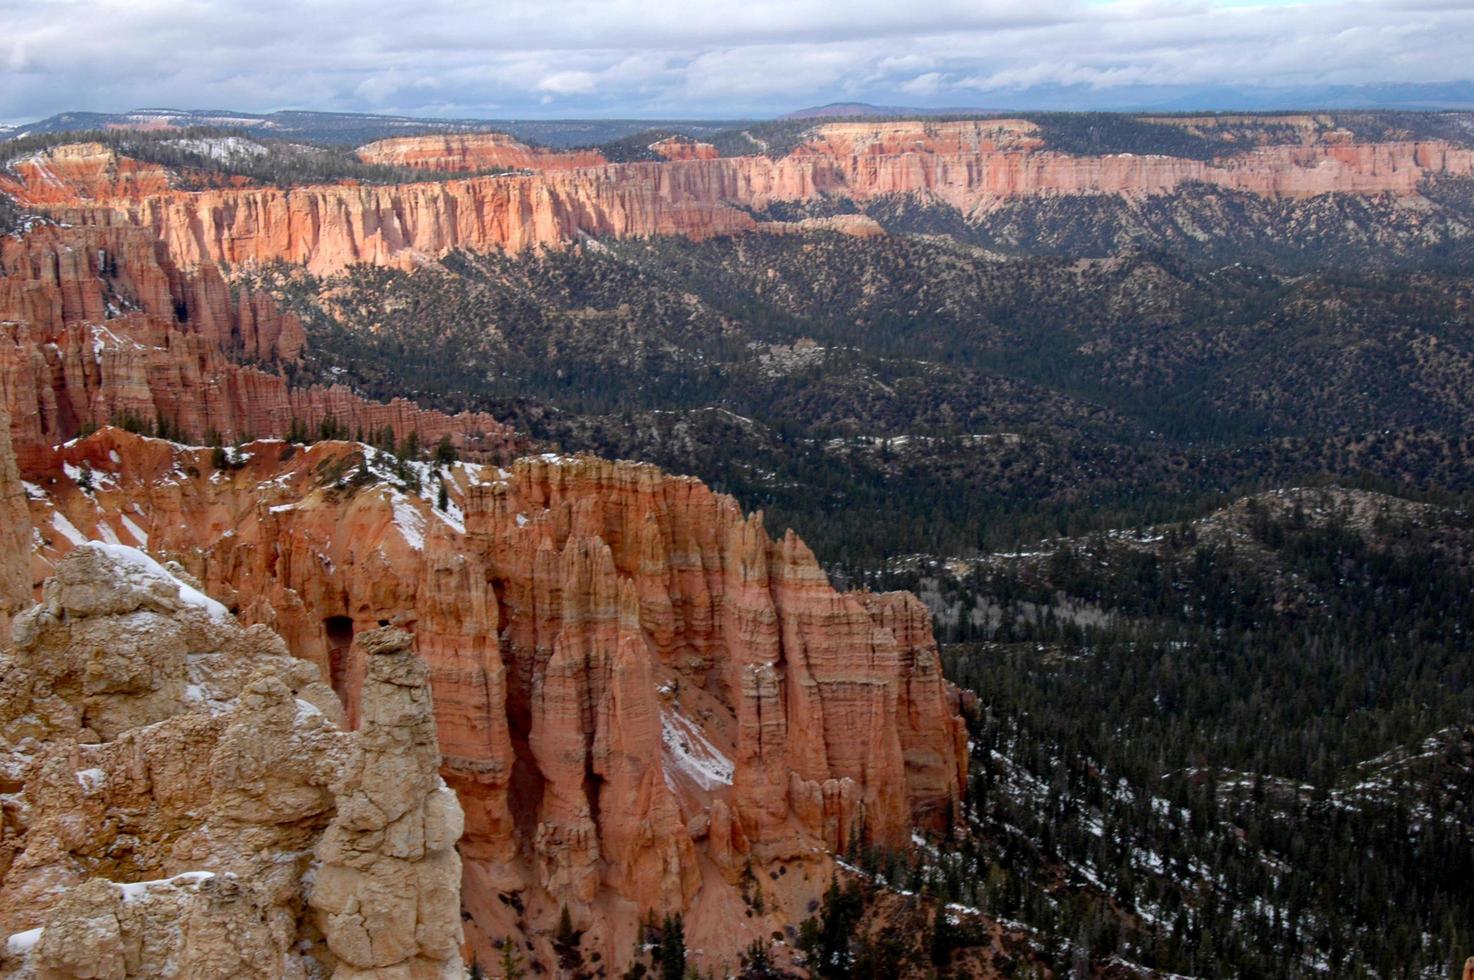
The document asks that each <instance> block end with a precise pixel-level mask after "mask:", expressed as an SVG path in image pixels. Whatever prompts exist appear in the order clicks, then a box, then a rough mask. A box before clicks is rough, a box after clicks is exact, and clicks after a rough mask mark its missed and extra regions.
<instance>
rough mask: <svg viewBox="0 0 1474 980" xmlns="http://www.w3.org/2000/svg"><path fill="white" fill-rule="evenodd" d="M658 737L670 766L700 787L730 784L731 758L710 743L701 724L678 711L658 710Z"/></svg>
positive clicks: (707, 787) (731, 772)
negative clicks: (663, 745)
mask: <svg viewBox="0 0 1474 980" xmlns="http://www.w3.org/2000/svg"><path fill="white" fill-rule="evenodd" d="M660 739H661V741H662V742H664V743H665V750H666V756H667V759H668V761H669V762H670V763H671V765H673V766H674V767H675V769H676V770H677V771H678V772H680V773H682V774H683V775H685V776H686V777H687V778H689V779H690V780H691V781H692V782H694V783H695V784H696V785H698V786H700V787H701V788H702V789H704V790H707V791H710V790H713V789H716V788H718V787H720V786H730V785H732V774H733V772H734V771H735V770H734V767H733V765H732V760H731V759H728V758H727V757H726V756H725V755H723V754H722V752H721V750H720V749H718V748H717V747H716V746H715V745H713V744H711V742H710V741H709V740H708V739H707V737H706V735H705V734H703V733H702V731H701V728H700V726H698V725H697V724H695V723H694V722H692V721H691V720H690V719H689V718H686V717H685V716H684V715H682V714H680V712H677V711H673V710H669V709H666V708H662V709H661V710H660Z"/></svg>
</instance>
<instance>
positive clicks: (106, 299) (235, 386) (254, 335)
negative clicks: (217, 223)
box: [0, 225, 517, 467]
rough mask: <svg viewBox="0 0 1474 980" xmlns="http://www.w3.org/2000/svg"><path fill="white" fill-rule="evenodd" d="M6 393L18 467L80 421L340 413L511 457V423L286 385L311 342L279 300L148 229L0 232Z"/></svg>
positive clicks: (180, 429) (235, 435)
mask: <svg viewBox="0 0 1474 980" xmlns="http://www.w3.org/2000/svg"><path fill="white" fill-rule="evenodd" d="M0 271H3V275H0V394H3V396H4V398H3V401H4V403H5V407H6V408H7V409H8V412H9V415H10V428H11V434H12V440H13V443H14V450H15V453H16V455H17V457H18V458H19V459H20V461H21V465H22V466H23V467H25V466H30V465H34V464H35V463H36V461H37V460H39V459H40V458H43V457H45V456H46V455H48V454H49V453H50V452H51V447H52V446H54V445H56V444H58V443H61V442H65V441H66V440H68V439H71V438H73V437H74V436H76V435H77V434H78V432H80V431H82V429H83V428H84V427H88V426H90V427H96V426H99V425H106V424H108V423H110V422H113V421H117V420H120V419H123V418H128V417H131V418H134V419H137V420H139V421H141V422H144V423H146V424H153V423H154V422H155V421H156V420H162V421H163V422H165V423H167V427H168V429H169V430H170V431H172V432H176V433H181V434H182V435H183V436H184V437H185V438H187V439H191V440H194V441H197V442H203V441H204V440H205V438H206V435H207V434H208V433H210V432H212V431H213V432H215V433H218V434H219V436H220V437H221V439H223V440H224V441H226V442H234V441H236V440H238V439H240V438H244V437H247V436H251V435H256V436H267V435H275V436H283V435H286V434H287V433H288V431H289V429H290V428H291V426H292V423H293V421H294V420H295V421H298V422H300V423H302V424H304V425H305V426H307V428H308V429H309V430H312V431H316V429H317V427H318V425H319V423H321V422H322V421H323V420H324V419H328V418H331V419H333V420H335V421H336V422H337V423H339V424H340V425H342V426H344V427H345V430H346V431H349V432H363V433H375V432H382V431H383V430H384V429H385V428H386V427H389V428H392V429H393V430H394V432H395V434H396V436H397V437H399V438H403V437H404V435H406V434H407V433H409V432H417V433H418V434H419V436H420V439H421V440H422V441H424V442H425V443H427V444H433V443H434V442H436V441H438V440H439V439H440V438H441V437H442V436H446V435H448V436H450V437H451V439H452V441H453V442H455V443H456V444H457V445H459V446H460V447H462V448H463V449H465V450H468V451H474V452H481V453H487V454H492V455H510V454H511V453H512V452H513V451H514V448H515V446H516V445H517V439H516V436H515V435H514V433H513V432H512V430H510V429H509V428H508V427H507V426H505V425H503V424H501V423H499V422H497V421H496V420H495V419H493V418H491V417H490V416H488V415H485V414H481V413H463V414H460V415H456V416H448V415H444V414H442V413H440V412H434V411H428V410H424V409H421V408H420V407H419V406H417V405H415V404H414V403H412V402H409V401H407V400H404V399H394V400H393V401H391V402H388V403H387V404H385V403H378V402H373V401H369V400H368V399H365V398H362V397H361V396H359V395H357V394H355V393H353V392H352V391H350V390H348V389H347V388H344V387H341V386H329V387H322V386H306V387H294V386H292V385H290V384H289V383H288V381H287V379H286V377H285V376H284V374H283V369H284V368H286V367H288V366H291V365H293V364H294V363H295V362H296V361H297V360H298V359H299V357H300V355H301V351H302V349H303V346H304V344H305V342H306V338H305V335H304V333H303V330H302V325H301V323H300V322H299V321H298V320H297V318H296V317H295V316H294V315H293V314H291V313H286V312H283V311H282V310H280V309H279V308H278V307H277V305H276V304H275V302H274V301H272V300H271V298H270V297H268V296H266V295H264V294H261V293H252V292H250V291H248V290H233V289H232V288H231V287H230V286H229V285H228V284H227V283H226V282H225V280H224V279H223V277H222V276H221V274H220V272H219V270H218V268H217V267H216V266H214V265H213V264H211V263H205V264H203V265H200V266H198V267H197V268H195V269H193V270H191V271H189V272H183V271H181V270H180V269H179V267H178V266H177V265H176V264H174V263H173V262H172V261H171V260H170V259H169V257H168V255H167V253H166V252H165V251H164V249H163V248H162V247H160V245H159V244H158V242H157V241H156V240H155V239H154V238H153V237H152V236H151V234H150V233H149V232H148V231H147V230H146V229H141V228H127V227H110V228H58V227H56V226H53V225H44V226H41V227H38V228H36V229H34V230H32V231H31V232H30V233H28V234H26V235H25V236H23V237H20V238H15V237H3V238H0Z"/></svg>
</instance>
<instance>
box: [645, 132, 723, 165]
mask: <svg viewBox="0 0 1474 980" xmlns="http://www.w3.org/2000/svg"><path fill="white" fill-rule="evenodd" d="M650 149H651V150H652V151H653V152H655V153H658V154H660V155H661V156H662V157H664V158H665V159H667V160H715V159H716V158H717V157H719V156H721V154H720V153H718V152H717V148H716V147H715V146H713V145H712V144H710V143H702V142H700V141H699V140H693V139H687V138H685V137H682V136H667V137H666V138H665V139H663V140H657V141H655V142H654V143H651V144H650Z"/></svg>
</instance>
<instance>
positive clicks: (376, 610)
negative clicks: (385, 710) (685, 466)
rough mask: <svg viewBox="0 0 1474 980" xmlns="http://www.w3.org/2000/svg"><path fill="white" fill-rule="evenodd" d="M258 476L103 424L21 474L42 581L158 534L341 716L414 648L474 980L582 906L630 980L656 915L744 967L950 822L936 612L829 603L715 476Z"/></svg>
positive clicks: (958, 741) (955, 768)
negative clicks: (272, 639) (86, 545)
mask: <svg viewBox="0 0 1474 980" xmlns="http://www.w3.org/2000/svg"><path fill="white" fill-rule="evenodd" d="M242 455H243V456H244V457H246V459H245V460H244V465H242V466H241V467H239V468H237V469H228V470H219V471H216V470H213V469H212V467H211V464H210V460H209V453H208V452H207V451H204V450H193V449H188V448H184V447H179V446H175V445H172V444H170V443H166V442H163V441H162V440H157V439H145V438H141V437H138V436H134V435H131V434H128V433H126V432H121V431H119V430H115V429H105V430H103V431H101V432H98V433H97V434H95V435H93V436H91V437H89V438H87V439H84V440H81V441H79V442H77V443H75V444H73V445H70V446H67V447H65V448H64V449H63V450H62V451H61V453H60V456H61V458H60V460H59V461H58V465H57V466H55V467H52V468H49V469H45V470H43V471H38V472H34V473H30V474H28V475H27V476H28V479H30V480H32V482H33V484H34V485H35V486H37V488H38V493H37V494H36V495H35V499H33V500H32V501H31V507H32V517H33V520H34V521H35V523H36V525H37V527H39V528H40V529H41V540H42V546H41V549H40V553H39V558H38V564H39V566H40V569H41V570H42V571H43V572H44V570H45V568H46V567H48V566H49V565H50V564H52V563H55V562H56V561H58V560H59V558H60V556H61V555H64V554H65V553H67V552H68V551H69V550H70V549H71V548H73V547H74V546H75V545H74V542H75V541H80V540H83V539H85V538H94V539H108V538H109V537H115V538H117V539H118V540H122V541H125V542H131V541H136V542H138V543H140V544H141V543H142V539H145V538H146V539H147V542H148V547H149V548H150V549H151V550H153V551H154V552H155V553H157V554H161V555H166V556H169V557H172V558H175V559H177V560H178V561H180V562H181V563H182V565H183V566H184V567H186V568H188V569H190V571H191V572H192V573H193V574H195V575H197V576H199V578H200V580H201V581H202V582H203V583H204V584H205V586H206V588H207V589H208V591H210V593H211V594H214V595H218V596H220V597H222V599H224V601H226V602H227V603H228V604H229V605H231V606H234V607H237V608H238V609H239V610H240V615H241V617H242V618H243V619H244V620H245V621H247V622H256V623H261V624H264V625H269V626H271V627H272V628H273V629H275V630H276V631H277V632H279V633H280V634H281V635H282V636H283V637H284V638H285V639H286V642H287V645H288V646H289V648H290V649H291V650H292V651H293V652H294V653H296V654H297V655H298V656H301V657H304V658H306V659H308V660H310V661H312V662H313V663H315V664H317V665H318V666H319V667H320V668H321V669H322V671H323V674H324V676H326V677H328V678H329V679H330V681H331V684H332V686H333V688H334V689H335V690H336V691H337V692H338V694H339V696H340V697H341V698H342V700H343V702H344V704H345V705H346V706H347V711H348V717H349V721H350V725H353V724H357V725H359V726H367V725H368V723H369V721H370V718H371V717H372V716H373V714H374V712H375V711H376V710H377V709H375V708H373V707H372V706H371V705H370V704H369V701H368V699H367V695H366V694H365V693H364V692H365V691H366V690H367V686H368V684H369V681H370V680H371V679H372V678H373V676H374V672H375V670H378V669H380V668H379V667H378V666H377V665H376V664H375V662H374V661H375V656H374V655H373V654H372V647H373V644H368V645H367V646H368V647H369V648H368V649H366V644H365V643H364V640H363V637H364V636H365V634H366V633H369V632H370V631H372V630H375V629H377V628H378V626H379V624H380V623H386V622H387V623H393V624H396V625H398V626H400V627H401V628H403V629H405V630H408V631H410V632H412V633H413V634H414V635H415V638H416V640H417V643H418V648H419V652H420V654H421V656H423V657H424V658H425V661H426V663H427V664H428V665H429V672H430V677H431V683H432V686H433V687H434V690H435V706H436V717H437V721H438V726H439V735H440V744H441V746H442V747H443V750H444V753H445V756H444V761H443V764H442V767H441V771H442V773H443V774H444V776H445V779H446V781H447V782H448V783H449V784H450V785H451V786H452V787H453V788H454V789H455V790H456V792H457V794H458V795H459V798H460V800H461V803H462V805H463V807H464V809H465V815H466V822H465V833H464V835H463V836H462V838H461V843H460V852H461V856H462V858H463V859H464V862H465V867H464V888H463V901H464V904H465V909H466V914H467V915H468V917H469V921H468V923H467V929H468V936H469V938H470V939H471V941H472V943H473V948H474V949H475V950H476V951H477V953H478V955H479V956H480V958H481V962H482V963H483V964H488V963H491V962H494V955H495V954H494V951H493V948H492V945H493V943H494V942H495V941H497V940H500V939H505V938H511V939H515V940H516V941H517V942H519V943H522V942H528V941H530V942H532V943H533V949H534V951H535V955H537V956H538V957H540V958H541V959H542V960H543V961H544V962H551V961H552V960H553V958H554V954H553V952H552V949H551V946H550V945H549V941H550V936H551V934H552V933H553V931H554V930H555V927H556V925H557V922H558V919H559V916H560V913H561V910H562V909H563V908H564V907H565V906H566V907H567V908H568V910H569V912H570V914H571V916H572V918H573V921H574V923H575V925H576V926H577V928H578V929H580V930H582V932H583V943H584V949H585V950H586V951H587V952H589V953H590V955H591V954H592V953H593V952H595V951H597V952H599V953H600V955H601V957H602V958H603V962H605V963H608V964H611V966H613V967H617V968H619V969H623V967H624V965H627V964H628V961H629V957H630V955H631V954H630V951H631V949H632V948H633V945H634V940H635V937H636V930H637V928H638V924H639V922H640V920H641V918H642V916H645V915H647V914H651V913H653V914H656V915H657V916H658V915H661V914H664V913H665V912H668V911H676V910H684V912H685V915H686V922H687V935H688V938H689V940H690V944H691V945H692V947H693V948H701V949H705V950H707V951H708V954H709V955H710V957H711V958H710V959H709V960H708V961H707V962H709V963H711V964H713V965H715V964H718V963H721V962H723V959H722V957H726V959H727V961H735V956H736V953H737V952H738V951H739V950H741V949H742V948H743V947H744V946H745V945H746V944H747V943H748V942H749V941H751V939H753V938H757V937H761V936H766V935H768V934H770V933H771V932H772V930H774V929H779V928H781V927H782V926H783V925H784V924H791V923H792V922H796V921H800V920H802V919H803V918H804V917H806V916H807V914H808V912H807V908H808V903H809V901H811V900H813V899H814V898H816V897H817V896H818V895H819V894H820V893H821V892H822V890H823V889H824V887H825V886H826V885H827V884H828V881H829V876H830V873H831V869H832V855H833V854H835V853H836V852H839V851H842V850H844V849H845V848H847V847H849V846H851V845H852V844H857V843H860V842H862V841H865V842H870V843H874V844H878V845H884V846H889V847H897V848H900V847H906V846H908V845H909V842H910V836H911V833H912V828H913V827H914V826H922V827H929V828H932V829H935V830H943V829H945V828H946V827H948V826H949V825H950V824H951V823H952V821H953V819H954V816H955V812H956V807H957V805H958V803H959V801H960V794H961V791H962V787H963V785H964V780H963V778H962V777H963V774H964V771H965V765H966V761H965V760H966V744H965V729H964V727H963V724H962V721H961V719H960V718H958V717H957V711H958V706H957V694H956V692H955V691H954V690H953V689H952V688H951V686H950V685H948V684H947V683H945V681H943V680H942V678H941V675H940V669H939V661H938V657H937V651H936V646H935V644H934V643H933V641H932V638H931V633H930V625H929V619H928V617H927V615H926V614H925V611H924V609H923V608H922V607H921V606H920V605H919V604H918V603H917V602H916V601H915V600H914V599H913V598H911V597H910V596H908V595H905V594H886V595H871V594H865V593H861V594H858V595H855V594H851V595H846V594H841V593H837V592H835V591H834V590H833V589H832V588H831V587H830V585H829V583H828V581H827V579H826V577H825V575H824V573H823V571H822V570H821V569H820V568H819V566H818V564H817V563H816V562H815V560H814V557H813V555H812V554H811V553H810V552H809V550H808V549H807V548H806V547H805V546H804V545H803V543H802V542H801V541H800V540H799V539H798V538H797V537H796V536H795V535H793V534H792V533H791V532H790V533H788V534H786V535H785V536H783V537H781V538H779V539H777V540H773V539H771V538H769V537H768V535H767V533H766V532H765V531H764V529H763V525H762V519H761V516H760V515H751V516H744V515H743V514H742V513H741V511H740V510H739V509H738V507H737V504H736V503H735V502H734V501H733V500H731V499H730V498H728V497H723V496H720V495H718V494H714V493H712V492H711V491H710V490H709V489H707V488H706V487H705V486H703V485H702V484H701V483H699V482H698V481H696V480H692V479H688V478H679V477H671V476H667V475H666V474H664V473H661V472H660V471H659V470H657V469H655V468H654V467H650V466H643V465H638V464H632V463H613V462H608V461H604V460H599V459H594V458H591V457H559V456H537V457H530V458H525V459H522V460H518V461H517V462H516V463H514V464H513V465H511V466H510V467H508V468H506V469H496V468H493V467H479V466H476V465H475V464H469V463H461V464H456V465H454V466H449V467H443V468H432V467H431V466H429V465H428V464H417V466H416V468H415V472H414V482H415V483H417V484H418V486H414V485H410V486H407V487H406V486H404V485H403V483H402V478H401V477H400V476H398V475H397V473H396V467H395V466H394V464H393V461H392V460H391V459H389V458H388V457H387V456H385V455H384V454H380V453H377V452H375V451H374V450H371V449H367V448H365V447H361V446H358V445H355V444H351V443H318V444H316V445H313V446H311V447H308V448H306V449H298V448H296V447H291V446H286V445H284V444H282V443H272V442H258V443H254V444H251V445H247V446H245V447H244V448H243V451H242ZM84 462H85V463H86V466H87V467H88V468H89V469H90V471H91V473H92V478H91V483H92V489H91V490H90V491H88V490H85V489H83V488H81V487H79V486H77V484H76V481H75V480H74V479H73V478H72V476H70V475H69V474H74V473H78V472H80V471H81V469H82V467H83V464H84ZM441 481H444V483H445V485H446V487H447V497H448V500H447V507H446V509H443V510H442V509H440V508H439V507H438V506H437V505H436V498H437V497H438V486H439V484H440V483H441ZM427 819H428V818H427ZM753 876H755V877H756V879H757V880H758V882H759V884H758V885H757V886H756V887H758V888H759V890H760V891H761V893H762V896H763V905H762V911H760V912H759V911H756V910H755V909H754V908H753V906H751V905H750V904H747V903H745V902H744V894H745V893H744V890H743V886H741V884H740V882H741V881H742V880H743V879H744V877H746V878H748V879H751V878H752V877H753ZM750 887H751V886H749V891H748V892H746V894H747V895H748V897H749V898H751V891H750ZM748 913H751V915H749V914H748Z"/></svg>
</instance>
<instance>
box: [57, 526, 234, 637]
mask: <svg viewBox="0 0 1474 980" xmlns="http://www.w3.org/2000/svg"><path fill="white" fill-rule="evenodd" d="M79 547H82V548H91V549H93V550H94V551H100V552H102V553H103V554H106V555H108V556H109V557H111V558H112V559H113V560H114V561H116V562H117V563H118V564H119V565H121V566H123V569H124V571H125V572H126V573H127V574H128V577H129V578H130V579H132V580H133V581H134V582H135V584H140V585H141V584H145V583H144V581H143V580H147V579H153V580H159V579H162V580H163V581H165V582H168V583H169V584H171V585H173V586H175V587H177V588H178V589H179V601H180V602H182V603H184V604H185V605H187V606H193V607H195V608H196V609H203V610H204V611H205V612H206V613H208V614H209V615H210V618H211V619H214V620H217V621H219V622H229V621H230V613H229V611H227V610H226V608H225V607H224V606H222V605H221V604H220V603H218V602H216V601H215V600H214V599H211V598H210V597H209V596H207V595H205V594H204V593H203V592H201V591H200V590H199V589H196V588H195V587H194V586H191V585H186V584H185V583H184V582H181V581H179V579H177V578H175V577H174V576H173V575H171V574H170V573H169V570H168V569H166V568H165V567H164V566H163V565H160V564H159V563H158V562H156V561H154V560H153V559H152V558H150V557H149V556H148V555H146V554H144V553H143V552H142V551H139V550H138V549H137V548H130V547H128V546H127V545H125V544H112V543H104V542H101V541H90V542H87V543H84V544H81V545H79Z"/></svg>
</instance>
